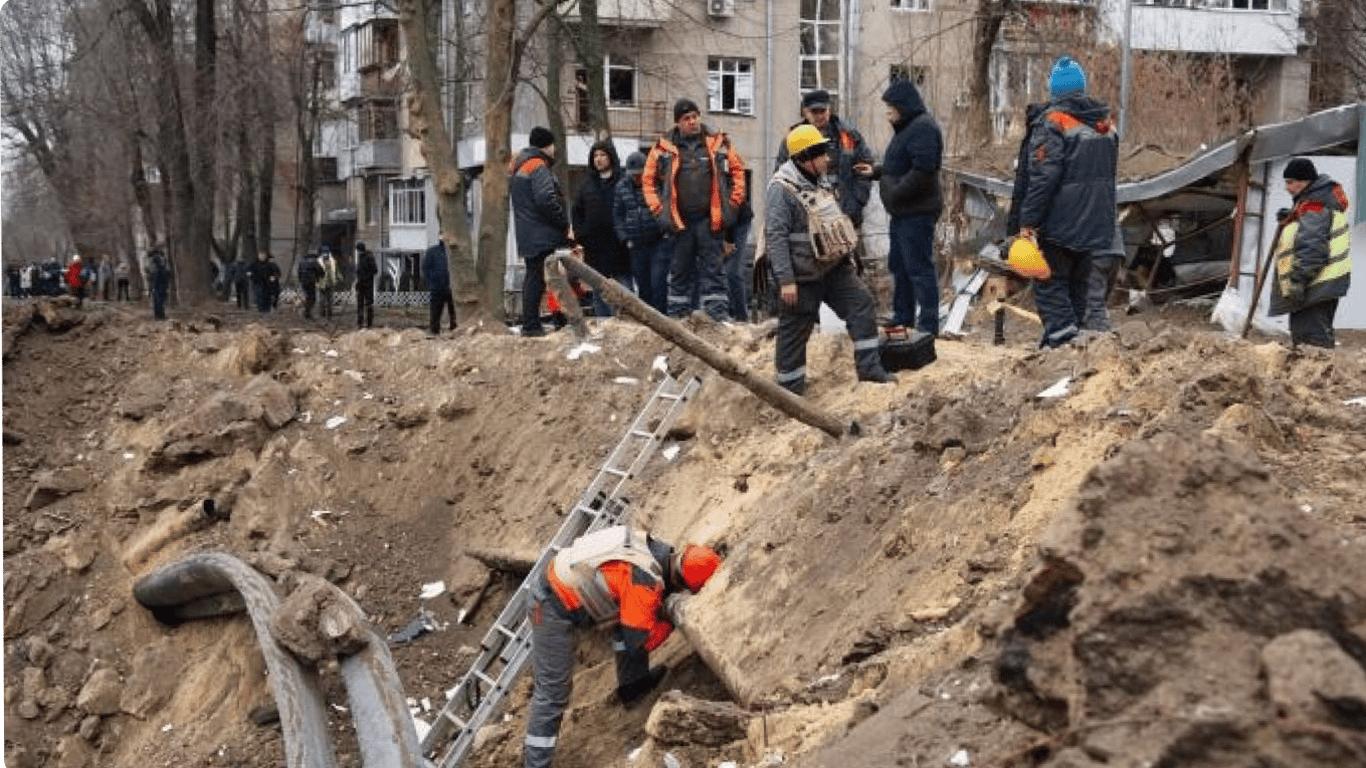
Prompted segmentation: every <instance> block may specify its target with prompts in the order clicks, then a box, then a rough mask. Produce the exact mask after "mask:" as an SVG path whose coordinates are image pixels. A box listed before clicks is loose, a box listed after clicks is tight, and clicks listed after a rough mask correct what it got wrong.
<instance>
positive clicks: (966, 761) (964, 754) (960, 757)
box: [945, 749, 972, 768]
mask: <svg viewBox="0 0 1366 768" xmlns="http://www.w3.org/2000/svg"><path fill="white" fill-rule="evenodd" d="M945 762H946V763H948V764H949V765H952V766H955V768H962V767H963V766H965V765H972V759H971V758H969V757H968V751H967V750H966V749H960V750H958V751H957V752H954V753H953V754H952V755H951V756H949V759H948V760H946V761H945Z"/></svg>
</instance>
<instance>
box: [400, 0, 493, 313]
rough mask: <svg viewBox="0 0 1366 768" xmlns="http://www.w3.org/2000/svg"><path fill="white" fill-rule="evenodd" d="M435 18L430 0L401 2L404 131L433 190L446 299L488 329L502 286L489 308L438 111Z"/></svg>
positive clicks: (461, 187) (461, 191)
mask: <svg viewBox="0 0 1366 768" xmlns="http://www.w3.org/2000/svg"><path fill="white" fill-rule="evenodd" d="M434 17H435V14H434V13H433V12H432V4H431V2H430V0H404V1H403V3H402V5H401V6H400V7H399V24H400V26H401V27H402V29H403V34H404V35H405V37H406V38H407V40H408V68H409V74H410V77H411V86H410V88H409V92H408V116H409V131H410V132H411V133H412V134H413V135H414V136H415V137H416V138H417V139H418V141H419V142H420V144H421V146H422V154H423V156H424V157H425V158H426V159H427V166H428V167H429V168H430V169H431V172H432V182H433V185H434V187H435V189H436V208H437V211H436V215H437V221H438V222H440V226H441V240H442V242H444V243H445V244H446V254H447V259H448V260H449V263H450V270H449V271H450V280H451V295H452V296H453V297H454V299H455V304H456V308H457V312H458V313H459V315H460V319H461V321H462V322H465V323H471V322H472V323H473V324H475V325H477V326H487V325H489V324H487V323H482V322H481V320H482V319H484V318H487V317H490V316H491V317H493V318H495V319H501V306H502V301H501V298H502V294H501V289H502V283H501V275H500V276H499V280H500V282H499V286H498V287H499V291H500V293H499V294H498V299H499V300H498V301H497V302H495V303H488V301H487V296H488V294H487V292H481V291H480V286H479V274H478V272H477V268H476V259H475V257H474V254H473V253H472V252H471V250H470V226H469V221H468V220H467V219H466V217H465V183H464V178H463V176H461V173H460V168H459V167H458V166H457V165H456V161H455V157H454V156H453V154H452V152H451V146H452V145H451V140H450V133H449V132H448V130H447V128H446V117H445V115H444V113H443V112H442V109H441V104H442V100H441V85H440V83H441V81H440V77H439V74H438V72H437V67H436V53H435V51H434V50H433V46H432V37H431V33H430V30H431V29H432V28H433V26H434V25H433V23H432V22H433V21H434Z"/></svg>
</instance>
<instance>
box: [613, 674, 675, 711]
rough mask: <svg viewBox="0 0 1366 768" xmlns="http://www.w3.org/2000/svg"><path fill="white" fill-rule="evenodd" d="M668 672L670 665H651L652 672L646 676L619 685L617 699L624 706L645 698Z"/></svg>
mask: <svg viewBox="0 0 1366 768" xmlns="http://www.w3.org/2000/svg"><path fill="white" fill-rule="evenodd" d="M668 672H669V668H668V667H650V672H649V674H647V675H645V677H642V678H640V679H639V680H636V681H635V682H633V683H627V684H626V685H619V686H617V699H619V700H620V701H621V705H622V706H624V707H629V706H631V705H633V704H635V703H636V702H638V701H640V700H641V699H643V698H645V696H646V694H648V693H649V692H650V691H653V690H654V689H655V686H657V685H659V681H660V680H663V679H664V675H666V674H668Z"/></svg>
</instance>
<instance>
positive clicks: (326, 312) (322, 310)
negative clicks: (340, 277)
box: [318, 288, 333, 318]
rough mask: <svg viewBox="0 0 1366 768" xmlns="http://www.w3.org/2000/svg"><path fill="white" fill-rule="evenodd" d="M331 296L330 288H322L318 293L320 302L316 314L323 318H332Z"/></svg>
mask: <svg viewBox="0 0 1366 768" xmlns="http://www.w3.org/2000/svg"><path fill="white" fill-rule="evenodd" d="M332 295H333V292H332V289H331V288H324V289H322V290H321V291H319V292H318V298H319V299H321V300H322V301H321V302H320V303H319V312H318V314H320V315H322V316H323V317H328V318H330V317H332Z"/></svg>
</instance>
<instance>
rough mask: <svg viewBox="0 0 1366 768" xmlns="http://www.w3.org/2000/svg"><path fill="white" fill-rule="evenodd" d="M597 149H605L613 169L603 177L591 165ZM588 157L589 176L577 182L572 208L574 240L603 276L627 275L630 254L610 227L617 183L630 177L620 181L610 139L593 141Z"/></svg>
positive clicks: (589, 262)
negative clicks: (577, 186) (581, 181)
mask: <svg viewBox="0 0 1366 768" xmlns="http://www.w3.org/2000/svg"><path fill="white" fill-rule="evenodd" d="M598 150H604V151H605V152H607V154H608V156H609V157H611V158H612V172H611V174H610V175H608V176H607V177H606V178H603V177H602V176H601V175H600V174H599V173H598V172H597V169H596V168H594V167H593V154H594V153H595V152H597V151H598ZM588 158H589V159H588V177H587V178H585V179H584V180H583V184H581V185H579V191H578V194H577V195H575V197H574V207H573V209H572V210H571V218H572V220H573V222H574V239H575V240H576V241H578V243H579V245H582V246H583V251H584V259H585V260H586V261H587V262H588V266H590V267H592V268H593V269H596V270H597V271H599V272H601V273H602V274H604V275H609V276H613V277H615V276H617V275H628V274H630V273H631V253H630V251H628V250H627V249H626V246H625V245H624V244H623V243H622V242H621V240H619V239H618V238H617V233H616V231H615V229H614V228H613V227H612V203H613V200H614V198H615V196H616V189H617V184H618V183H623V184H630V183H631V182H630V180H629V179H626V180H625V181H623V179H625V176H624V175H623V174H622V172H621V163H620V162H619V161H618V160H617V150H616V147H614V146H612V142H610V141H599V142H597V143H595V144H594V145H593V147H592V149H590V150H589V151H588Z"/></svg>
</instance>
